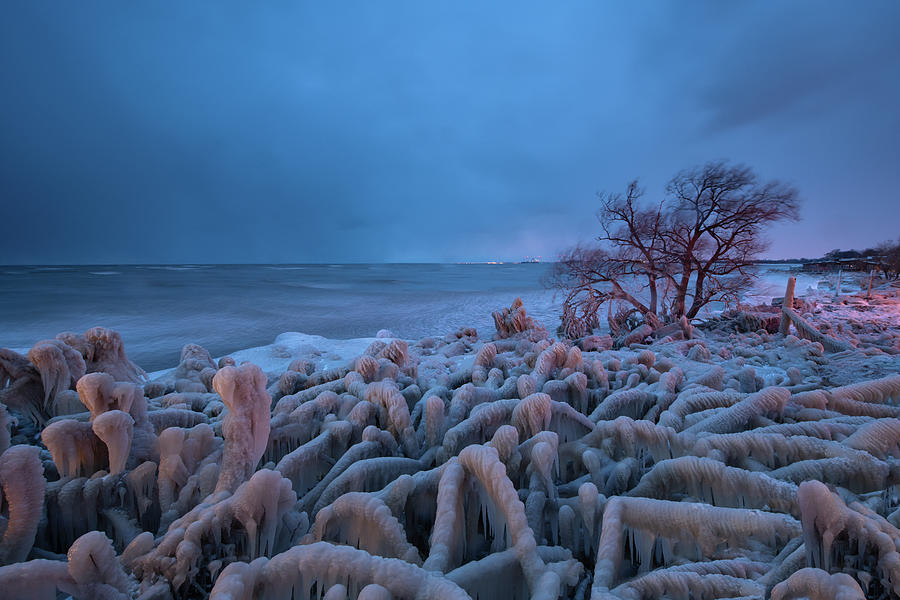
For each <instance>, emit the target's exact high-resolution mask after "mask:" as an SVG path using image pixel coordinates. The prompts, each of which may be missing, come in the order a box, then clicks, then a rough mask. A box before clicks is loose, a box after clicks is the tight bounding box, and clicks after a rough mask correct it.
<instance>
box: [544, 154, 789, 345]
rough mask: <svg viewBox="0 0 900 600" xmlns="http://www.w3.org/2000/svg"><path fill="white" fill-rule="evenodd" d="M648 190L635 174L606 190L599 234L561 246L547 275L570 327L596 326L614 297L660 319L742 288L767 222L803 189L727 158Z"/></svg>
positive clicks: (730, 296)
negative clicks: (653, 195) (617, 188)
mask: <svg viewBox="0 0 900 600" xmlns="http://www.w3.org/2000/svg"><path fill="white" fill-rule="evenodd" d="M643 196H644V190H643V189H641V188H640V186H639V185H638V182H637V180H635V181H633V182H631V183H630V184H629V185H628V188H627V190H626V192H625V194H617V193H609V194H602V195H601V196H600V210H599V211H598V213H597V217H598V219H599V221H600V227H601V231H602V233H601V235H599V236H598V237H597V242H598V243H597V244H593V245H577V246H574V247H573V248H570V249H568V250H567V251H565V252H564V253H563V254H562V255H561V256H560V259H559V262H558V263H557V264H556V266H555V268H554V270H553V272H552V274H551V276H550V278H549V280H548V284H549V285H551V286H552V287H556V288H557V289H560V290H561V291H563V292H564V293H565V299H564V303H563V307H564V314H563V317H564V318H563V327H564V328H565V330H566V331H565V332H566V333H567V334H568V335H570V336H572V337H577V336H579V335H584V334H585V333H588V332H589V330H590V329H591V328H592V327H593V326H596V323H597V322H598V317H597V314H598V311H599V309H600V308H601V307H602V305H603V304H605V303H607V302H610V301H621V302H624V303H625V304H628V305H630V306H631V309H629V310H630V312H636V313H638V314H639V315H640V316H642V317H643V320H644V321H645V322H647V323H648V324H650V325H651V326H654V327H655V326H658V325H659V323H661V322H665V321H675V320H677V319H680V318H681V317H682V316H685V317H687V318H688V319H692V318H694V317H696V316H697V314H698V312H699V311H700V309H701V308H703V306H705V305H706V304H708V303H710V302H712V301H717V300H719V301H729V300H734V299H736V298H738V296H739V294H740V293H741V292H742V291H743V290H745V289H747V288H748V287H749V286H750V284H751V281H752V276H753V275H752V271H751V270H750V267H751V266H752V265H753V261H754V260H755V259H756V258H757V257H758V256H759V254H760V253H761V252H762V251H763V250H765V249H766V247H767V242H766V239H765V236H764V233H765V229H766V227H768V226H769V225H771V224H772V223H775V222H778V221H782V220H796V219H797V218H798V214H799V200H798V193H797V190H796V189H794V188H793V187H791V186H789V185H786V184H784V183H781V182H779V181H774V180H773V181H765V182H763V181H760V179H759V177H758V176H757V175H756V174H755V173H754V172H753V170H752V169H750V168H749V167H746V166H744V165H731V164H729V163H727V162H724V161H717V162H710V163H707V164H705V165H703V166H701V167H695V168H691V169H686V170H684V171H681V172H679V173H678V174H676V175H675V176H674V177H673V178H672V179H671V180H670V181H669V183H668V185H667V186H666V191H665V195H664V196H663V198H662V199H661V200H660V201H658V202H656V203H645V202H643V201H642V199H643Z"/></svg>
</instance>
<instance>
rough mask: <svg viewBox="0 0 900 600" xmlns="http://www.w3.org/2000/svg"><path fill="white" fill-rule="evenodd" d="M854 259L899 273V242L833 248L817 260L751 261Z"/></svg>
mask: <svg viewBox="0 0 900 600" xmlns="http://www.w3.org/2000/svg"><path fill="white" fill-rule="evenodd" d="M854 258H860V259H863V258H870V259H875V260H877V261H878V262H879V263H881V264H882V265H883V266H884V268H885V271H888V272H893V273H897V272H900V240H898V241H896V242H882V243H881V244H878V245H877V246H874V247H872V248H864V249H862V250H855V249H853V250H841V249H840V248H835V249H834V250H831V251H830V252H826V253H825V256H821V257H818V258H780V259H764V260H762V259H761V260H756V261H753V262H755V263H757V264H763V263H764V264H788V263H801V264H804V263H811V262H823V261H839V260H847V259H854Z"/></svg>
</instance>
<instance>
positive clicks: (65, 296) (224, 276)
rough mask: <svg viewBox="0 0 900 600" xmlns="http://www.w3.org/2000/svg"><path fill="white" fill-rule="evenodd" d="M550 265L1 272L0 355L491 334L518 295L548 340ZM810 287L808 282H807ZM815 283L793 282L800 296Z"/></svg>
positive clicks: (773, 284) (770, 272)
mask: <svg viewBox="0 0 900 600" xmlns="http://www.w3.org/2000/svg"><path fill="white" fill-rule="evenodd" d="M550 267H551V265H550V264H546V263H544V264H527V263H526V264H502V265H485V264H368V265H366V264H362V265H359V264H356V265H350V264H344V265H183V266H147V265H140V266H135V265H121V266H109V265H107V266H96V265H92V266H75V267H0V289H2V290H3V293H2V294H0V347H8V348H13V349H15V350H17V351H19V352H26V351H27V349H28V348H30V347H31V346H32V345H33V344H34V343H35V342H36V341H38V340H42V339H47V338H52V337H54V336H55V335H56V334H58V333H60V332H62V331H74V332H77V333H83V332H84V331H85V330H87V329H88V328H90V327H94V326H98V325H100V326H103V327H108V328H111V329H115V330H117V331H118V332H119V333H121V334H122V337H123V339H124V340H125V348H126V351H127V353H128V356H129V357H130V358H131V359H132V360H134V361H135V362H136V363H137V364H139V365H140V366H142V367H143V368H144V369H146V370H147V371H155V370H158V369H164V368H168V367H172V366H175V365H176V364H178V361H179V356H180V353H181V347H182V346H183V345H184V344H186V343H197V344H200V345H202V346H204V347H205V348H206V349H207V350H209V351H210V353H211V354H212V355H213V356H221V355H224V354H227V353H229V352H234V351H235V350H239V349H242V348H248V347H253V346H261V345H265V344H269V343H271V342H272V340H274V339H275V337H276V336H277V335H278V334H280V333H283V332H285V331H299V332H302V333H307V334H313V335H321V336H323V337H327V338H337V339H347V338H357V337H373V336H374V335H375V333H376V332H377V331H378V330H379V329H382V328H385V329H390V330H391V331H392V332H394V333H395V334H396V335H397V336H399V337H402V338H405V339H419V338H422V337H425V336H429V335H431V336H434V335H440V336H443V335H445V334H447V333H449V332H452V331H456V330H457V329H458V328H460V327H464V326H465V327H475V328H476V329H477V330H478V332H479V334H481V335H482V336H490V335H492V334H493V331H494V327H493V320H492V318H491V311H494V310H497V309H499V308H501V307H503V306H509V304H510V303H512V301H513V300H514V299H515V298H516V297H521V298H522V300H523V301H524V302H525V308H526V309H527V310H528V313H529V315H532V316H533V317H535V318H536V319H537V320H539V321H540V322H542V323H544V324H545V325H546V326H547V328H548V329H549V330H550V331H551V332H553V331H555V329H556V327H557V326H558V325H559V314H560V301H561V298H556V299H554V293H553V291H551V290H547V289H544V288H543V287H542V285H541V281H540V280H541V277H542V276H543V275H544V274H545V273H547V271H548V270H549V269H550ZM760 272H761V275H762V276H763V277H762V278H761V280H760V282H759V285H758V286H757V290H755V293H758V294H759V296H760V298H759V299H760V300H761V301H765V299H766V297H771V296H776V295H780V293H782V292H783V289H784V282H785V280H786V279H787V276H788V273H787V272H786V267H784V266H781V265H779V266H771V267H766V268H762V267H761V269H760ZM807 279H809V278H807ZM813 283H814V282H813V280H812V279H809V281H806V280H803V279H801V280H800V281H798V293H801V292H802V291H803V290H805V289H806V287H807V286H808V285H810V284H813Z"/></svg>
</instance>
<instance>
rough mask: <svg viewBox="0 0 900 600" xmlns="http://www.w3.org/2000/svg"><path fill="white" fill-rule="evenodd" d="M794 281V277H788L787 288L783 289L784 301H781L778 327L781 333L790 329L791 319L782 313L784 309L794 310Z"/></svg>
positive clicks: (785, 332) (795, 281) (786, 332)
mask: <svg viewBox="0 0 900 600" xmlns="http://www.w3.org/2000/svg"><path fill="white" fill-rule="evenodd" d="M796 283H797V278H796V277H788V282H787V288H786V289H785V290H784V302H782V303H781V325H779V327H778V332H779V333H780V334H781V335H787V334H788V333H789V332H790V330H791V320H790V319H789V318H788V316H787V315H786V314H784V309H785V308H787V309H789V310H794V284H796Z"/></svg>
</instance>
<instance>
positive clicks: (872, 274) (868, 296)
mask: <svg viewBox="0 0 900 600" xmlns="http://www.w3.org/2000/svg"><path fill="white" fill-rule="evenodd" d="M874 277H875V269H872V270H870V271H869V289H868V290H866V300H871V298H872V279H873V278H874Z"/></svg>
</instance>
